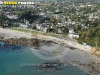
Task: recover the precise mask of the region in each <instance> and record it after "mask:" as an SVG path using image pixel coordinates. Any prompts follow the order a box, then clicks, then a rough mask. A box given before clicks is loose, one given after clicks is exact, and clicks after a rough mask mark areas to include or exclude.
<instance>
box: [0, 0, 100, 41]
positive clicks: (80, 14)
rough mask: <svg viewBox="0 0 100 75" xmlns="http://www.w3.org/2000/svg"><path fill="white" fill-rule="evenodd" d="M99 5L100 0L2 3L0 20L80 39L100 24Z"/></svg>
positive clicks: (3, 24)
mask: <svg viewBox="0 0 100 75" xmlns="http://www.w3.org/2000/svg"><path fill="white" fill-rule="evenodd" d="M99 6H100V2H99V1H97V2H95V1H94V2H80V3H77V2H76V3H75V2H70V1H69V2H68V1H62V2H49V1H48V2H46V1H37V2H34V4H31V5H29V4H28V5H24V4H23V5H1V9H0V10H3V11H2V12H1V15H2V16H1V18H3V19H2V20H3V21H2V22H1V24H2V26H3V27H20V28H28V29H29V28H30V29H33V30H37V31H43V32H45V33H55V34H64V35H67V36H68V37H70V38H73V37H74V38H77V39H78V38H79V39H80V37H82V36H84V35H85V31H88V30H89V29H90V28H91V27H96V26H99V25H100V8H99ZM2 8H3V9H2ZM83 33H84V34H83ZM84 38H85V37H84ZM81 42H85V41H82V40H81Z"/></svg>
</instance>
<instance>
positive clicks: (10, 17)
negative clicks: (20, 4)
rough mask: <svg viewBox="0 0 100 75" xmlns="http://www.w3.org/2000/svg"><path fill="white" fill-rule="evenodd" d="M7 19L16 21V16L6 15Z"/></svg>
mask: <svg viewBox="0 0 100 75" xmlns="http://www.w3.org/2000/svg"><path fill="white" fill-rule="evenodd" d="M6 16H7V17H8V18H9V19H17V18H18V16H17V15H6Z"/></svg>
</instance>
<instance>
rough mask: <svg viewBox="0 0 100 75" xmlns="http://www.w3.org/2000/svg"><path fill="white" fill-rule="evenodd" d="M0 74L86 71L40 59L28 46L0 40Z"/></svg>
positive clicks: (57, 74) (50, 74) (80, 74)
mask: <svg viewBox="0 0 100 75" xmlns="http://www.w3.org/2000/svg"><path fill="white" fill-rule="evenodd" d="M48 63H49V65H47V64H48ZM50 63H53V64H51V65H50ZM54 63H55V66H54ZM45 64H46V65H45ZM0 75H86V72H84V71H83V70H81V69H79V68H77V67H75V66H71V65H67V66H65V65H64V63H62V62H61V63H60V62H57V61H56V60H53V61H46V60H43V59H40V58H38V57H37V56H36V55H34V53H33V52H32V50H31V49H30V48H29V47H26V46H22V45H10V44H5V43H4V42H0Z"/></svg>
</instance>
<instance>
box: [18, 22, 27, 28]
mask: <svg viewBox="0 0 100 75" xmlns="http://www.w3.org/2000/svg"><path fill="white" fill-rule="evenodd" d="M20 27H21V28H28V25H26V24H22V23H21V24H20Z"/></svg>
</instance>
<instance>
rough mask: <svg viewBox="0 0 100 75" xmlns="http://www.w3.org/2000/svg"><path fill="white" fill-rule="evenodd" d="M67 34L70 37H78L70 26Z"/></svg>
mask: <svg viewBox="0 0 100 75" xmlns="http://www.w3.org/2000/svg"><path fill="white" fill-rule="evenodd" d="M68 36H69V37H71V38H72V37H76V38H79V34H77V33H75V32H74V30H73V29H71V28H70V29H69V34H68Z"/></svg>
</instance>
